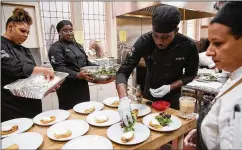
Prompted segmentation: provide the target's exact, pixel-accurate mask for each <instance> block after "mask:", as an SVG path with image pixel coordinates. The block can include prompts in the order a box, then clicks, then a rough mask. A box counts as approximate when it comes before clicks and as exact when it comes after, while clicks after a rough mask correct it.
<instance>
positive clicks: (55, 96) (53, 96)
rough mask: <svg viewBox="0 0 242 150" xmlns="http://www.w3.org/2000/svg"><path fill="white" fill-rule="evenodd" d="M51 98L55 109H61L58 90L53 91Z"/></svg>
mask: <svg viewBox="0 0 242 150" xmlns="http://www.w3.org/2000/svg"><path fill="white" fill-rule="evenodd" d="M51 100H52V104H53V105H52V106H53V109H59V100H58V96H57V94H56V92H53V93H51Z"/></svg>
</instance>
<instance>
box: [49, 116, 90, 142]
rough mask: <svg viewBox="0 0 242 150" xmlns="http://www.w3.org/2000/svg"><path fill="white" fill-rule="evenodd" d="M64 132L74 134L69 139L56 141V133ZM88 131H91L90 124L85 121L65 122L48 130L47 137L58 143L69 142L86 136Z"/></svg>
mask: <svg viewBox="0 0 242 150" xmlns="http://www.w3.org/2000/svg"><path fill="white" fill-rule="evenodd" d="M62 130H71V132H72V134H71V136H70V137H67V138H62V139H56V138H55V137H54V133H56V132H60V131H62ZM88 130H89V124H88V123H87V122H86V121H84V120H77V119H73V120H65V121H62V122H59V123H56V124H54V125H52V126H51V127H50V128H49V129H48V130H47V136H48V137H49V138H50V139H52V140H56V141H68V140H71V139H74V138H77V137H79V136H82V135H84V134H85V133H86V132H87V131H88Z"/></svg>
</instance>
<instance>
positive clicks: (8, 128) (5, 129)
mask: <svg viewBox="0 0 242 150" xmlns="http://www.w3.org/2000/svg"><path fill="white" fill-rule="evenodd" d="M17 130H18V125H13V126H11V125H10V126H3V127H2V130H1V135H8V134H11V133H13V132H15V131H17Z"/></svg>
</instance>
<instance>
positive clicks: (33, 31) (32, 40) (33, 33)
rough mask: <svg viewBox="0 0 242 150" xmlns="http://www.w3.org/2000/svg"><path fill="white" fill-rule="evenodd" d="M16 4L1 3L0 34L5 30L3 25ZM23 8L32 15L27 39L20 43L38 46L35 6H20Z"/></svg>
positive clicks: (32, 46) (31, 46) (33, 46)
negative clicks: (0, 28)
mask: <svg viewBox="0 0 242 150" xmlns="http://www.w3.org/2000/svg"><path fill="white" fill-rule="evenodd" d="M16 6H18V5H13V4H11V5H10V4H5V3H2V6H1V7H2V34H3V33H4V32H5V31H6V28H5V25H6V22H7V20H8V18H9V17H10V16H12V11H13V10H14V8H15V7H16ZM20 6H21V7H22V8H24V10H26V11H27V12H29V14H30V16H31V17H32V20H33V24H32V25H31V26H30V34H29V37H28V38H27V40H26V41H25V42H24V43H23V44H22V45H23V46H25V47H27V48H39V43H38V38H37V37H38V36H37V25H36V16H35V8H34V6H22V5H20Z"/></svg>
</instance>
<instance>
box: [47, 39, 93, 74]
mask: <svg viewBox="0 0 242 150" xmlns="http://www.w3.org/2000/svg"><path fill="white" fill-rule="evenodd" d="M48 56H49V60H50V62H51V65H52V66H53V68H54V70H55V71H60V72H67V73H69V76H68V78H76V75H77V73H79V72H80V68H82V67H85V66H92V65H94V64H92V63H91V62H90V61H89V60H88V58H87V55H86V53H85V51H84V49H83V47H82V45H80V44H78V43H76V42H62V41H57V42H55V43H54V44H52V45H51V47H50V49H49V53H48Z"/></svg>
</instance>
